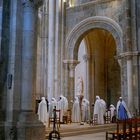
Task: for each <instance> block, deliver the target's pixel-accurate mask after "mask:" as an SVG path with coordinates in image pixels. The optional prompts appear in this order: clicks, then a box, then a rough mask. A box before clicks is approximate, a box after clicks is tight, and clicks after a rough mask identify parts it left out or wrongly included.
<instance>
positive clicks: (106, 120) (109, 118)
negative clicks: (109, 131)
mask: <svg viewBox="0 0 140 140" xmlns="http://www.w3.org/2000/svg"><path fill="white" fill-rule="evenodd" d="M109 123H111V111H110V110H106V113H105V124H109Z"/></svg>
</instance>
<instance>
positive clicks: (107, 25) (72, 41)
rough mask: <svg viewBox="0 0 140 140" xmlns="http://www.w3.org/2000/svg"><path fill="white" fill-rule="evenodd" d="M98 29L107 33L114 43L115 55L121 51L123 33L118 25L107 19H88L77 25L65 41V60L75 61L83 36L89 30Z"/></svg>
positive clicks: (96, 17)
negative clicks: (110, 35)
mask: <svg viewBox="0 0 140 140" xmlns="http://www.w3.org/2000/svg"><path fill="white" fill-rule="evenodd" d="M95 28H100V29H105V30H107V31H109V32H110V33H111V34H112V36H113V37H114V40H115V43H116V50H117V55H118V54H120V53H121V52H122V50H123V43H122V42H123V32H122V29H121V27H120V26H119V24H118V23H116V22H115V21H114V20H112V19H110V18H108V17H102V16H95V17H89V18H86V19H85V20H83V21H81V22H80V23H79V24H77V25H76V26H75V27H74V28H73V29H72V30H71V32H70V33H69V34H68V37H67V39H66V47H67V51H68V52H67V53H68V55H67V59H71V60H77V54H78V53H76V52H78V46H79V44H80V42H81V40H82V39H83V37H84V35H85V34H86V33H87V32H89V31H90V30H91V29H95Z"/></svg>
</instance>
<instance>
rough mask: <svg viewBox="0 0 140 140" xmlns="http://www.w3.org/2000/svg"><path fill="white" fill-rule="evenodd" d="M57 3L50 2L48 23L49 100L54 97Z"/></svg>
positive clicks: (54, 0) (51, 0) (52, 0)
mask: <svg viewBox="0 0 140 140" xmlns="http://www.w3.org/2000/svg"><path fill="white" fill-rule="evenodd" d="M55 2H56V0H49V22H48V86H47V88H48V90H47V91H48V92H47V93H48V100H49V101H50V100H51V98H52V97H54V64H55Z"/></svg>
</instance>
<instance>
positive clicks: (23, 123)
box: [18, 0, 45, 140]
mask: <svg viewBox="0 0 140 140" xmlns="http://www.w3.org/2000/svg"><path fill="white" fill-rule="evenodd" d="M38 2H41V1H38V0H33V1H31V0H24V1H22V4H23V40H22V41H23V42H22V77H21V78H22V80H21V113H20V118H19V122H18V140H44V139H45V128H44V126H43V124H42V123H41V122H39V121H38V118H37V116H36V115H35V111H34V110H35V107H34V103H35V96H34V95H33V90H34V76H35V71H34V68H35V61H36V59H35V54H36V42H35V41H36V19H37V7H38V4H39V3H38Z"/></svg>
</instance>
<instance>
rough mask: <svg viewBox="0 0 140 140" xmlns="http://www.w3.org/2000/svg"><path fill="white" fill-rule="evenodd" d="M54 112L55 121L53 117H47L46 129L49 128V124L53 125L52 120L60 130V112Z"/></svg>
mask: <svg viewBox="0 0 140 140" xmlns="http://www.w3.org/2000/svg"><path fill="white" fill-rule="evenodd" d="M55 111H56V119H54V116H55V115H52V116H51V117H49V123H48V127H50V124H51V123H54V120H55V123H56V125H57V128H58V129H59V128H60V115H61V111H60V110H55Z"/></svg>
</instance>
